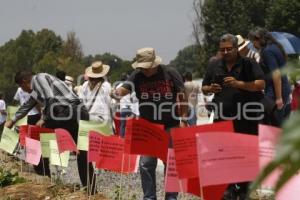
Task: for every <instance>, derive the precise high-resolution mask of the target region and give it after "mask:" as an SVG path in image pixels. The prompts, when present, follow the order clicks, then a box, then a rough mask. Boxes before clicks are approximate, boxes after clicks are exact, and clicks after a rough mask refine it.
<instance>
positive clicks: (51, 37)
mask: <svg viewBox="0 0 300 200" xmlns="http://www.w3.org/2000/svg"><path fill="white" fill-rule="evenodd" d="M62 44H63V41H62V39H61V37H60V36H57V35H56V34H55V33H54V32H53V31H51V30H48V29H42V30H41V31H39V32H37V33H36V36H35V38H34V42H33V45H32V51H33V55H34V58H33V62H34V63H38V62H39V61H40V60H41V59H43V57H44V55H45V54H47V53H48V52H49V51H52V52H53V53H61V51H62Z"/></svg>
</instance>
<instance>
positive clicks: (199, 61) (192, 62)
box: [169, 45, 205, 77]
mask: <svg viewBox="0 0 300 200" xmlns="http://www.w3.org/2000/svg"><path fill="white" fill-rule="evenodd" d="M169 65H170V66H172V67H174V68H176V69H177V70H178V71H179V72H180V73H181V74H183V73H185V72H188V71H189V72H192V73H195V76H196V77H202V76H203V74H204V69H205V67H204V66H205V51H204V50H203V48H202V47H201V46H197V45H190V46H187V47H185V48H184V49H182V50H180V51H179V52H178V54H177V56H176V58H175V59H174V60H172V61H171V62H170V64H169Z"/></svg>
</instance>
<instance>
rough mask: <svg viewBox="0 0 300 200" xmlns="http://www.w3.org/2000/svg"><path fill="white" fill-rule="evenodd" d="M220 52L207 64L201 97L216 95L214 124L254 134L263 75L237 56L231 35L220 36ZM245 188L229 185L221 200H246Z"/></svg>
mask: <svg viewBox="0 0 300 200" xmlns="http://www.w3.org/2000/svg"><path fill="white" fill-rule="evenodd" d="M219 52H220V53H221V59H217V60H214V61H212V62H210V63H209V65H208V68H207V72H206V74H205V76H204V79H203V82H202V91H203V93H204V94H209V93H214V94H215V95H214V99H213V102H212V107H213V110H214V114H215V115H214V116H215V119H214V121H215V122H216V121H224V120H233V123H234V129H235V132H238V133H247V134H257V125H258V120H259V117H261V116H259V115H258V114H259V112H257V110H258V109H260V110H262V111H261V113H262V112H263V109H262V106H260V104H259V101H260V99H261V98H262V97H263V93H262V90H263V89H264V87H265V81H264V73H263V71H262V70H261V68H260V67H259V65H258V64H257V63H256V62H255V61H254V60H252V59H249V58H244V57H241V56H240V55H239V54H238V40H237V38H236V37H235V36H234V35H232V34H225V35H222V36H221V38H220V41H219ZM250 104H251V105H250ZM253 109H256V112H255V113H254V111H253ZM247 187H248V184H247V183H242V184H236V185H231V186H230V188H229V189H228V190H227V192H226V193H225V195H224V199H225V200H227V199H228V200H229V199H230V200H235V199H240V200H242V199H245V198H246V194H247ZM236 188H239V189H238V190H237V189H236Z"/></svg>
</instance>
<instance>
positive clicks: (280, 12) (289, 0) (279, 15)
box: [266, 0, 300, 37]
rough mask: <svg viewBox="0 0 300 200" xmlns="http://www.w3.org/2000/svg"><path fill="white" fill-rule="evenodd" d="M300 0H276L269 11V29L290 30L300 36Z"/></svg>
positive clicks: (267, 22) (267, 23) (267, 20)
mask: <svg viewBox="0 0 300 200" xmlns="http://www.w3.org/2000/svg"><path fill="white" fill-rule="evenodd" d="M299 10H300V1H299V0H277V1H274V2H273V3H272V4H271V5H270V8H269V9H268V12H267V14H268V15H267V19H266V25H267V28H268V29H269V30H273V31H283V32H289V33H293V34H295V35H297V36H298V37H300V12H299Z"/></svg>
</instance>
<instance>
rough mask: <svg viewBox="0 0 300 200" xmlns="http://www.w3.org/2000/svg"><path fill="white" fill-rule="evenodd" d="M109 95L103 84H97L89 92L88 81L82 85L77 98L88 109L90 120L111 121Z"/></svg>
mask: <svg viewBox="0 0 300 200" xmlns="http://www.w3.org/2000/svg"><path fill="white" fill-rule="evenodd" d="M98 90H99V91H98ZM109 93H110V90H109V88H108V87H107V85H105V84H101V83H98V84H97V85H96V86H95V87H94V88H93V89H92V90H91V88H90V86H89V82H88V81H86V82H84V83H83V85H82V89H81V90H80V93H79V98H81V99H82V101H83V103H84V105H85V106H86V107H87V108H88V109H89V114H90V119H91V120H100V121H108V120H111V116H110V103H111V98H110V95H109ZM96 95H97V96H96ZM94 98H95V101H94Z"/></svg>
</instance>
